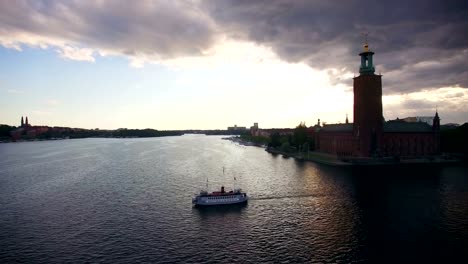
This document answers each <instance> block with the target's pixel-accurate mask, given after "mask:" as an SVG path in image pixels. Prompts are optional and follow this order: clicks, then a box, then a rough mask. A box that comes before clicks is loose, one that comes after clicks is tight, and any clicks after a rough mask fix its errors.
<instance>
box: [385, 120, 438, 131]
mask: <svg viewBox="0 0 468 264" xmlns="http://www.w3.org/2000/svg"><path fill="white" fill-rule="evenodd" d="M383 130H384V132H393V133H397V132H404V133H408V132H432V127H431V126H430V125H429V124H427V123H425V122H405V121H399V120H398V121H388V122H385V123H384V126H383Z"/></svg>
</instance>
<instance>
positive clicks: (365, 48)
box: [362, 32, 369, 52]
mask: <svg viewBox="0 0 468 264" xmlns="http://www.w3.org/2000/svg"><path fill="white" fill-rule="evenodd" d="M362 35H363V36H364V40H365V42H364V52H369V44H367V36H368V35H369V32H363V33H362Z"/></svg>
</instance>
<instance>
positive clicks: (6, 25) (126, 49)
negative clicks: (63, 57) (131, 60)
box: [0, 0, 215, 58]
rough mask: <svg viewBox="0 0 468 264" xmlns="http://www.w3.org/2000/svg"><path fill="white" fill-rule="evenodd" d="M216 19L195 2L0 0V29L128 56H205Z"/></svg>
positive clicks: (7, 32) (210, 42) (3, 32)
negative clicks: (213, 19) (70, 42)
mask: <svg viewBox="0 0 468 264" xmlns="http://www.w3.org/2000/svg"><path fill="white" fill-rule="evenodd" d="M214 30H215V28H214V24H213V23H212V21H211V19H210V18H209V17H208V16H206V13H204V12H203V11H202V10H200V9H199V7H198V6H197V5H196V4H194V2H193V1H177V2H175V1H118V0H115V1H62V2H59V1H46V0H43V1H40V0H34V1H32V0H31V1H25V0H18V1H1V2H0V34H1V35H3V37H5V36H7V35H8V34H14V33H30V34H34V35H39V36H41V37H45V38H54V39H60V40H66V41H67V42H68V41H72V42H76V43H77V44H79V45H83V46H85V47H91V48H95V49H104V50H107V51H112V52H116V53H120V54H125V55H131V56H135V55H138V54H140V55H158V56H159V57H161V58H171V57H177V56H184V55H201V54H202V52H203V51H204V50H205V49H207V48H209V47H211V45H212V44H213V43H214V41H215V34H214Z"/></svg>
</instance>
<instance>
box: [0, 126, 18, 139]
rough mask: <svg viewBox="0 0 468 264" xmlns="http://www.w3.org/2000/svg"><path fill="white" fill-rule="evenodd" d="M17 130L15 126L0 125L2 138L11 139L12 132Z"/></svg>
mask: <svg viewBox="0 0 468 264" xmlns="http://www.w3.org/2000/svg"><path fill="white" fill-rule="evenodd" d="M15 128H16V127H14V126H9V125H0V138H9V137H10V132H11V131H12V130H13V129H15Z"/></svg>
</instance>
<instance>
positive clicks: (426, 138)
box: [314, 43, 440, 157]
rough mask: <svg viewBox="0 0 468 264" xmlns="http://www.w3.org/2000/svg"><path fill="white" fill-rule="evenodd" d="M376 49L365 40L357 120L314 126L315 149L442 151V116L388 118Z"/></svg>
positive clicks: (377, 153) (392, 153) (356, 81)
mask: <svg viewBox="0 0 468 264" xmlns="http://www.w3.org/2000/svg"><path fill="white" fill-rule="evenodd" d="M373 55H374V52H372V51H370V50H369V46H368V44H367V43H366V44H365V45H364V51H363V52H362V53H360V54H359V56H360V57H361V66H360V68H359V76H357V77H355V78H353V92H354V106H353V113H354V122H353V123H349V122H348V120H347V119H346V123H345V124H327V125H324V126H320V124H318V125H316V126H315V127H314V138H315V147H316V151H319V152H323V153H329V154H334V155H337V156H338V157H424V156H431V155H436V154H438V153H439V152H440V118H439V115H438V113H437V111H436V113H435V116H434V118H433V121H432V126H431V125H429V124H428V123H426V122H407V121H404V120H399V119H397V120H392V121H387V122H385V120H384V118H383V109H382V75H376V74H375V69H374V65H373V58H372V56H373Z"/></svg>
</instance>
